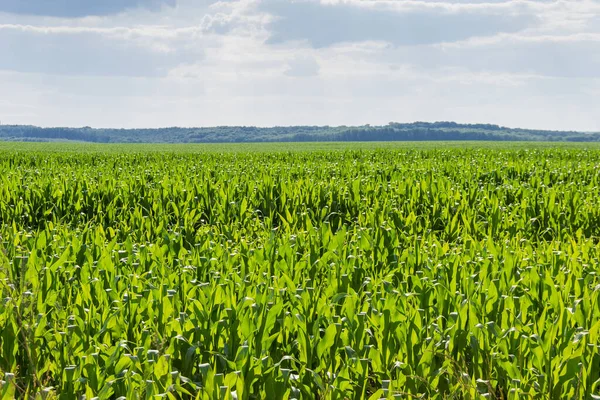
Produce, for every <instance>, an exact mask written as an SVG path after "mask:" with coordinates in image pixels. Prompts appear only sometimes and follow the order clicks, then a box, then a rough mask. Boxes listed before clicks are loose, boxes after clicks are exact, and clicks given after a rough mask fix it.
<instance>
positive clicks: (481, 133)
mask: <svg viewBox="0 0 600 400" xmlns="http://www.w3.org/2000/svg"><path fill="white" fill-rule="evenodd" d="M0 140H4V141H38V142H41V141H79V142H96V143H233V142H236V143H240V142H328V141H329V142H333V141H336V142H364V141H423V140H448V141H450V140H499V141H568V142H597V141H600V132H594V133H585V132H573V131H568V132H566V131H544V130H531V129H513V128H506V127H501V126H498V125H490V124H458V123H455V122H433V123H429V122H414V123H394V122H392V123H389V124H388V125H384V126H371V125H365V126H337V127H330V126H290V127H273V128H257V127H250V126H237V127H235V126H219V127H214V128H177V127H173V128H158V129H95V128H90V127H83V128H40V127H36V126H29V125H1V126H0Z"/></svg>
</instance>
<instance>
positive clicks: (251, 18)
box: [0, 0, 600, 131]
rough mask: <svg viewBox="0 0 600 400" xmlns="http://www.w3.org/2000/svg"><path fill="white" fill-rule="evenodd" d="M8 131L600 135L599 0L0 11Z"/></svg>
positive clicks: (2, 115) (113, 5)
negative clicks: (483, 130) (368, 128)
mask: <svg viewBox="0 0 600 400" xmlns="http://www.w3.org/2000/svg"><path fill="white" fill-rule="evenodd" d="M0 93H1V94H2V95H1V96H0V120H1V121H2V123H18V124H36V125H42V126H84V125H91V126H96V127H158V126H174V125H178V126H214V125H258V126H272V125H297V124H303V125H304V124H310V125H313V124H314V125H354V124H367V123H370V124H386V123H388V122H390V121H399V122H410V121H415V120H424V121H436V120H455V121H458V122H489V123H497V124H501V125H507V126H520V127H529V128H546V129H573V130H588V131H600V113H599V112H598V111H597V110H598V109H599V108H600V1H597V0H593V1H591V0H577V1H575V0H567V1H555V0H554V1H550V0H537V1H536V0H487V1H485V0H465V1H453V0H297V1H282V0H222V1H211V0H103V1H97V0H2V1H0Z"/></svg>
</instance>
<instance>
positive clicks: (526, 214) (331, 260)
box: [0, 142, 600, 399]
mask: <svg viewBox="0 0 600 400" xmlns="http://www.w3.org/2000/svg"><path fill="white" fill-rule="evenodd" d="M599 188H600V148H599V147H597V146H591V145H589V144H584V145H577V144H568V145H567V144H561V145H555V144H545V143H542V144H538V143H535V144H534V143H526V144H523V143H502V144H499V143H492V142H489V143H481V142H478V143H456V142H449V143H393V144H391V143H369V144H364V143H360V144H347V143H344V144H337V143H311V144H301V145H299V144H292V143H289V144H257V145H165V146H162V145H160V146H155V145H153V146H147V145H114V146H113V145H88V144H72V143H71V144H64V143H51V144H49V143H43V144H35V143H34V144H32V143H28V144H21V143H1V144H0V237H1V240H0V242H1V244H0V291H1V293H2V301H1V302H0V379H2V383H1V385H0V393H1V394H0V397H1V398H11V397H19V398H40V399H42V398H46V399H47V398H61V399H78V398H80V397H81V396H82V395H85V396H86V398H88V399H91V398H93V397H98V398H99V399H109V398H118V397H119V396H123V397H124V398H127V399H132V398H144V399H150V398H154V397H155V396H161V397H167V398H172V399H178V398H199V399H233V398H237V399H254V398H262V399H284V398H285V399H288V398H289V399H291V398H297V399H300V398H302V399H309V398H325V399H345V398H356V399H360V398H373V399H379V398H438V399H444V398H456V399H477V398H483V397H485V398H494V399H507V398H510V399H530V398H539V399H547V398H554V399H563V398H575V399H590V398H598V396H600V352H599V347H598V343H599V342H600V278H599V274H600V268H599V263H598V257H599V250H598V246H597V244H598V239H599V237H600V189H599Z"/></svg>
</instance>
